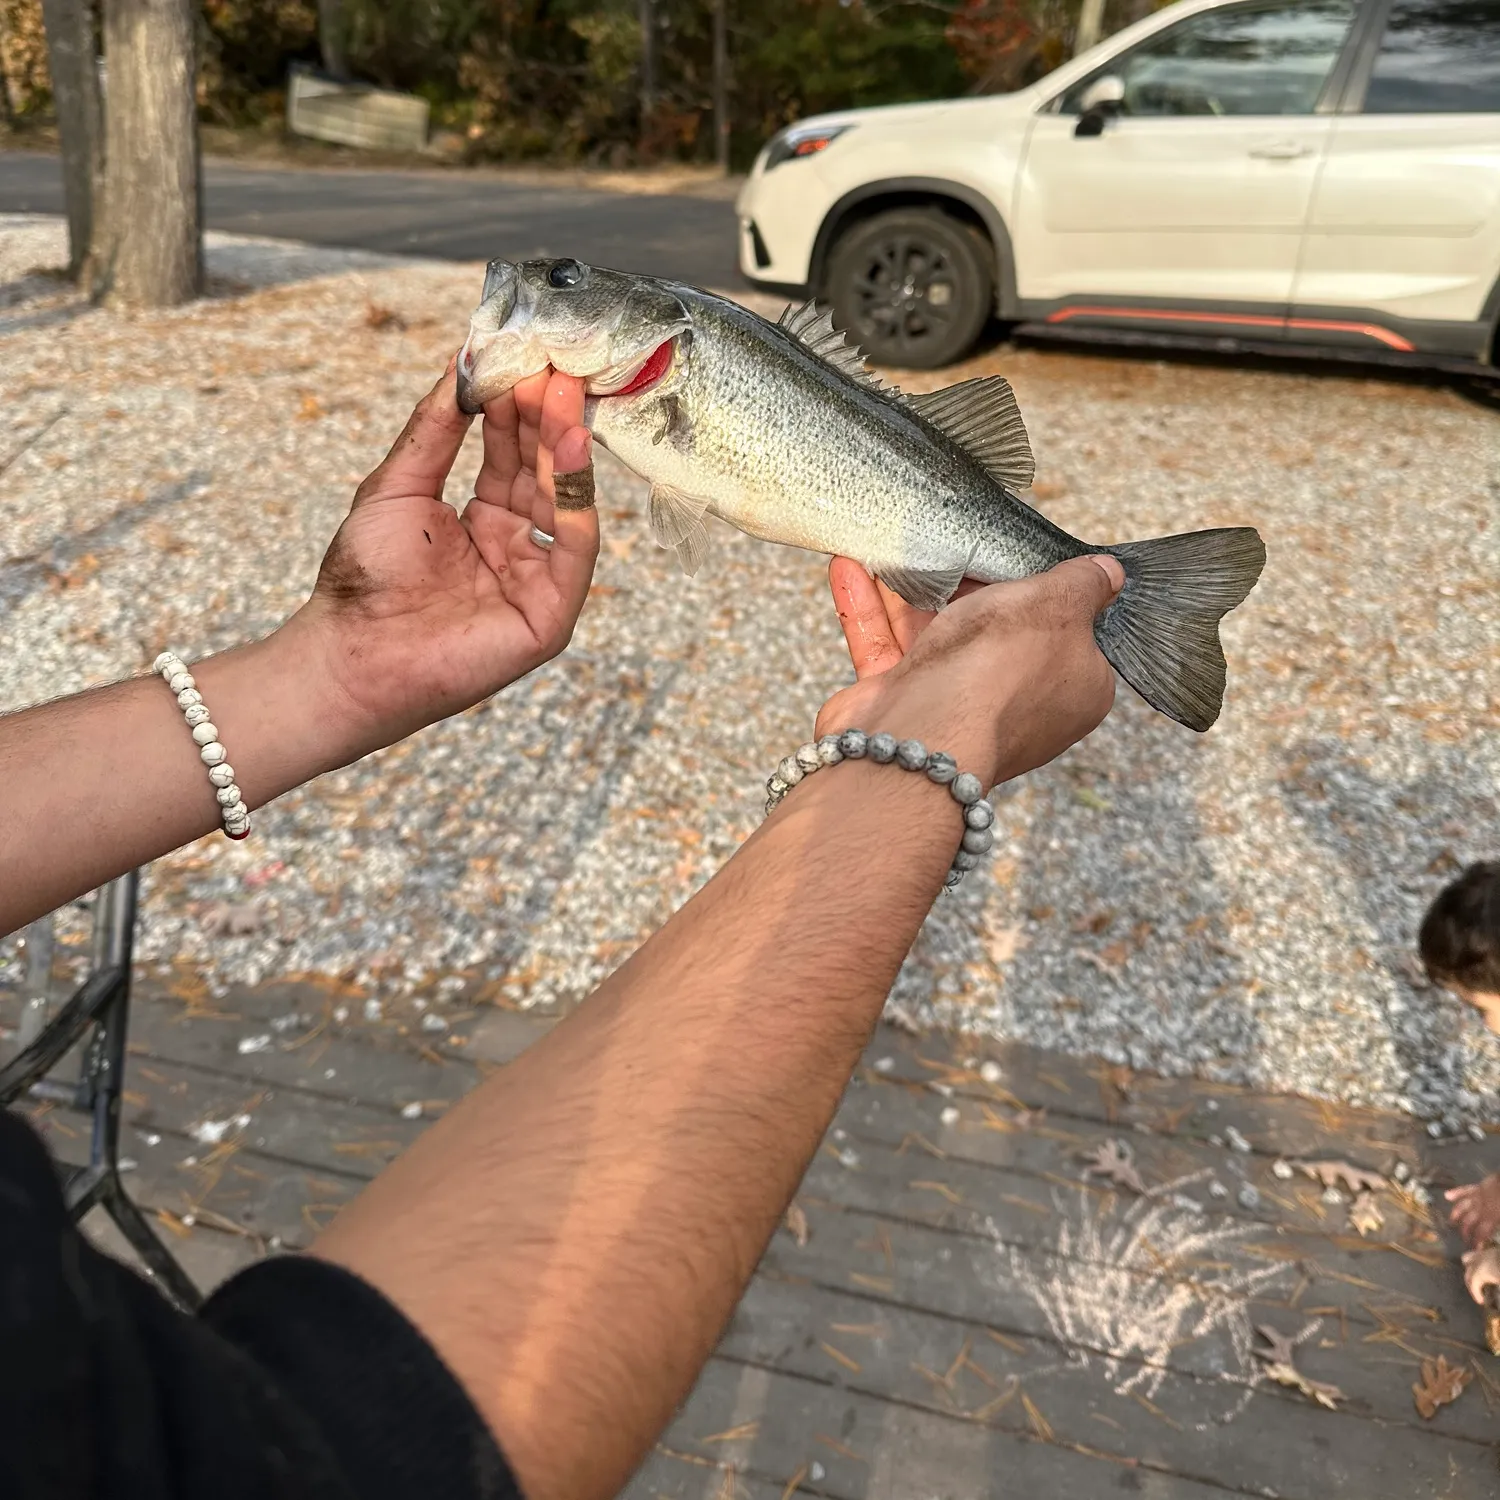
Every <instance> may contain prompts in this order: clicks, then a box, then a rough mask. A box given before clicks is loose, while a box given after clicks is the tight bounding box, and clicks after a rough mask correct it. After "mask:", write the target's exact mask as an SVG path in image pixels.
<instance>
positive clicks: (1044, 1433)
mask: <svg viewBox="0 0 1500 1500" xmlns="http://www.w3.org/2000/svg"><path fill="white" fill-rule="evenodd" d="M1021 1405H1022V1407H1023V1408H1024V1409H1025V1412H1026V1420H1027V1422H1029V1423H1030V1424H1031V1430H1032V1431H1033V1432H1034V1433H1035V1434H1036V1435H1037V1436H1038V1437H1039V1438H1040V1439H1041V1440H1042V1441H1043V1442H1044V1443H1050V1442H1051V1441H1052V1440H1053V1435H1052V1424H1051V1423H1050V1422H1049V1421H1048V1420H1047V1419H1046V1417H1044V1416H1043V1415H1042V1414H1041V1412H1040V1411H1038V1410H1037V1405H1036V1402H1035V1401H1033V1400H1032V1399H1031V1397H1030V1396H1028V1395H1027V1394H1026V1393H1025V1391H1022V1392H1021Z"/></svg>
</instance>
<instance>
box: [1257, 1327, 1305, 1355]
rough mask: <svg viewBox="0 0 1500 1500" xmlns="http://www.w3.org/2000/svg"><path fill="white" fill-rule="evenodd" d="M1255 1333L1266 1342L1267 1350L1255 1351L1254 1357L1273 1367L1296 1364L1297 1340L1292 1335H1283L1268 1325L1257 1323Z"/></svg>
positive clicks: (1277, 1329)
mask: <svg viewBox="0 0 1500 1500" xmlns="http://www.w3.org/2000/svg"><path fill="white" fill-rule="evenodd" d="M1255 1331H1256V1332H1257V1333H1258V1334H1259V1335H1260V1336H1261V1337H1262V1338H1263V1339H1264V1340H1265V1341H1266V1344H1267V1346H1268V1347H1267V1348H1265V1349H1257V1350H1255V1354H1256V1357H1257V1358H1259V1359H1264V1360H1267V1361H1269V1362H1270V1363H1271V1364H1273V1365H1290V1364H1294V1363H1295V1362H1296V1358H1297V1340H1296V1338H1295V1336H1294V1335H1292V1334H1289V1333H1283V1332H1282V1331H1281V1330H1280V1329H1279V1328H1273V1327H1272V1326H1271V1325H1270V1324H1269V1323H1257V1324H1256V1325H1255Z"/></svg>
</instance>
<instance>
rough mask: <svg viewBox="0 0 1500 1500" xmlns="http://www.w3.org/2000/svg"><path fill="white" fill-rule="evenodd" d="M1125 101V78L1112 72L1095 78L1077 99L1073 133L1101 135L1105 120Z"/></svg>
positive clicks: (1116, 111)
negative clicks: (1076, 119) (1076, 118)
mask: <svg viewBox="0 0 1500 1500" xmlns="http://www.w3.org/2000/svg"><path fill="white" fill-rule="evenodd" d="M1124 103H1125V80H1124V79H1123V78H1120V77H1118V76H1117V75H1116V74H1114V73H1106V74H1105V75H1104V76H1103V77H1102V78H1096V79H1095V80H1094V81H1093V82H1092V83H1091V84H1090V85H1089V86H1088V87H1087V88H1086V89H1085V90H1084V91H1083V97H1082V98H1081V99H1080V100H1079V101H1078V110H1079V115H1078V124H1077V125H1076V126H1075V127H1074V130H1073V134H1074V135H1084V136H1089V135H1103V134H1104V126H1105V122H1106V121H1108V120H1110V119H1112V118H1113V117H1114V116H1115V115H1117V114H1119V113H1120V110H1121V107H1122V106H1123V105H1124Z"/></svg>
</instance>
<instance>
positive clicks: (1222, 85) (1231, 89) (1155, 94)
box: [1058, 0, 1478, 115]
mask: <svg viewBox="0 0 1500 1500" xmlns="http://www.w3.org/2000/svg"><path fill="white" fill-rule="evenodd" d="M1476 3H1478V0H1476ZM1354 9H1355V0H1283V3H1281V4H1271V5H1242V6H1234V7H1226V8H1225V9H1223V10H1213V11H1208V12H1206V13H1205V14H1203V15H1197V16H1193V17H1192V18H1191V19H1189V20H1186V21H1184V22H1182V23H1181V25H1178V26H1173V27H1171V28H1169V29H1168V30H1166V31H1164V32H1161V33H1160V34H1159V35H1157V36H1154V37H1152V38H1151V39H1150V40H1149V41H1146V42H1143V43H1142V44H1141V45H1140V46H1139V47H1136V48H1134V49H1133V50H1131V51H1130V52H1127V53H1125V54H1124V55H1123V56H1121V57H1116V58H1112V59H1111V60H1110V61H1109V62H1108V63H1106V64H1105V65H1104V66H1103V67H1102V68H1100V69H1099V70H1098V72H1097V73H1095V74H1094V75H1092V76H1091V77H1089V78H1087V79H1085V80H1084V81H1083V82H1082V83H1079V84H1076V85H1074V87H1073V88H1071V89H1070V90H1069V91H1068V92H1067V93H1066V94H1065V95H1064V96H1063V98H1062V100H1061V102H1060V104H1059V106H1058V109H1059V112H1060V113H1062V114H1068V115H1076V114H1078V113H1080V112H1081V103H1080V101H1081V100H1082V98H1083V96H1084V94H1085V93H1086V92H1087V90H1088V89H1089V87H1090V85H1092V84H1094V83H1096V82H1097V81H1098V80H1099V79H1100V78H1105V77H1109V76H1111V75H1113V76H1114V77H1116V78H1118V79H1120V81H1121V82H1122V83H1123V84H1124V98H1123V100H1122V101H1121V103H1120V106H1119V113H1120V114H1122V115H1310V114H1311V113H1312V112H1313V110H1314V109H1315V108H1316V106H1317V103H1318V96H1319V95H1320V94H1321V93H1322V91H1323V85H1324V83H1325V82H1326V81H1327V79H1328V75H1329V73H1330V72H1332V70H1333V65H1334V63H1335V62H1337V61H1338V56H1339V53H1340V52H1341V51H1342V49H1343V46H1344V39H1345V38H1346V37H1347V36H1348V34H1349V27H1350V25H1351V23H1352V22H1353V20H1354Z"/></svg>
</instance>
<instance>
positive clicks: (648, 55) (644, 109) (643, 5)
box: [640, 0, 656, 131]
mask: <svg viewBox="0 0 1500 1500" xmlns="http://www.w3.org/2000/svg"><path fill="white" fill-rule="evenodd" d="M640 18H641V129H642V130H643V131H644V130H645V129H646V125H647V122H648V121H649V120H650V118H651V116H652V115H653V114H654V113H655V112H656V0H640Z"/></svg>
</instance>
